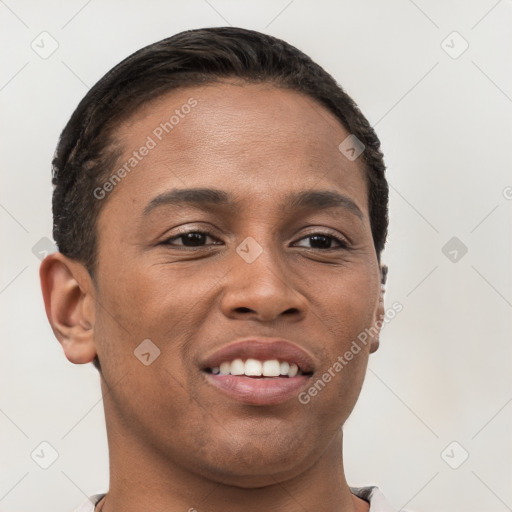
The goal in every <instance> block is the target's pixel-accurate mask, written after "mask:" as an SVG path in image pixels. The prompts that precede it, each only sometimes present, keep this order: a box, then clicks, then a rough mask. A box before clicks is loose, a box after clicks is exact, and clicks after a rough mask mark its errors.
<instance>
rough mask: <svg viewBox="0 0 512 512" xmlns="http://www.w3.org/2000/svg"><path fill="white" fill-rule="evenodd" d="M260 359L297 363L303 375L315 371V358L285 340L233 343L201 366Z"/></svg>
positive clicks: (214, 353) (265, 339)
mask: <svg viewBox="0 0 512 512" xmlns="http://www.w3.org/2000/svg"><path fill="white" fill-rule="evenodd" d="M249 358H251V359H258V360H259V361H268V360H271V359H277V360H279V361H286V362H288V363H295V364H296V365H297V366H298V367H299V368H300V370H301V371H302V373H312V372H313V371H314V364H313V358H312V357H311V356H310V355H309V354H308V353H307V352H306V350H304V349H303V348H301V347H299V346H298V345H296V344H295V343H293V342H291V341H288V340H285V339H283V338H256V337H250V338H244V339H240V340H236V341H233V342H231V343H229V344H228V345H225V346H223V347H221V348H220V349H218V350H216V351H215V352H213V353H212V354H211V355H209V356H207V357H206V358H205V359H204V360H203V361H202V364H201V367H202V369H203V370H206V369H207V368H215V367H218V366H220V365H221V363H223V362H225V361H229V362H231V361H233V360H234V359H243V360H247V359H249Z"/></svg>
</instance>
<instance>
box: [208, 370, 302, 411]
mask: <svg viewBox="0 0 512 512" xmlns="http://www.w3.org/2000/svg"><path fill="white" fill-rule="evenodd" d="M205 375H206V379H207V381H208V382H209V383H210V384H212V385H213V386H215V387H216V388H217V389H220V390H221V391H222V392H223V393H225V394H226V395H228V396H230V397H231V398H234V399H235V400H238V401H239V402H243V403H245V404H250V405H276V404H280V403H283V402H286V401H287V400H290V399H291V398H296V397H297V395H298V392H299V390H300V389H301V388H303V387H304V385H305V384H306V382H307V381H308V380H309V376H307V375H296V376H295V377H269V378H252V377H244V376H238V375H215V374H212V373H205Z"/></svg>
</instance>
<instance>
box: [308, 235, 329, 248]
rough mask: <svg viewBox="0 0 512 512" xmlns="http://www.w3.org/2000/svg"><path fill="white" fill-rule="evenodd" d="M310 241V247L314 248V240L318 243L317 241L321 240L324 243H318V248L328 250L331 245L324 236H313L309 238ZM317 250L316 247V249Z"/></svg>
mask: <svg viewBox="0 0 512 512" xmlns="http://www.w3.org/2000/svg"><path fill="white" fill-rule="evenodd" d="M310 239H311V245H312V246H314V242H315V240H316V241H318V240H323V241H324V243H320V246H321V247H320V248H324V249H330V247H329V246H330V245H331V243H330V240H329V238H328V237H326V236H322V235H315V236H312V237H310ZM317 248H318V247H317Z"/></svg>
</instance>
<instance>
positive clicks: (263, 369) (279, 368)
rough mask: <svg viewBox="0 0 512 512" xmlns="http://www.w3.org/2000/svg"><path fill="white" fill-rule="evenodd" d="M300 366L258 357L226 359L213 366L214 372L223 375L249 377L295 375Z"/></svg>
mask: <svg viewBox="0 0 512 512" xmlns="http://www.w3.org/2000/svg"><path fill="white" fill-rule="evenodd" d="M298 371H299V367H298V366H297V365H296V364H295V363H287V362H286V361H283V362H279V361H278V360H277V359H271V360H269V361H258V360H257V359H247V361H245V363H244V362H243V361H242V360H241V359H235V360H234V361H231V362H229V361H225V362H223V363H222V364H221V365H220V366H216V367H215V368H212V373H215V374H218V373H220V374H221V375H247V376H249V377H258V376H263V377H279V375H287V376H288V377H295V375H297V373H298Z"/></svg>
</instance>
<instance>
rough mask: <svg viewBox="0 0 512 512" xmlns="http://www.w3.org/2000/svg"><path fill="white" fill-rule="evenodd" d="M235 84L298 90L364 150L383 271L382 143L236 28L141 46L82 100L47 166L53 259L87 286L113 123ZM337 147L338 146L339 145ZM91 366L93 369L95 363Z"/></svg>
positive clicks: (321, 82) (291, 55)
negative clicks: (222, 83) (193, 92)
mask: <svg viewBox="0 0 512 512" xmlns="http://www.w3.org/2000/svg"><path fill="white" fill-rule="evenodd" d="M224 78H237V79H241V80H243V81H246V82H248V83H269V84H272V85H275V86H276V87H280V88H285V89H289V90H294V91H298V92H301V93H303V94H305V95H307V96H309V97H311V98H313V99H315V100H316V101H317V102H319V103H320V104H322V105H323V106H324V107H325V108H327V110H329V111H330V112H332V113H333V114H334V115H335V116H336V117H337V118H338V119H339V121H340V122H341V124H342V125H343V126H344V127H345V129H346V130H347V131H348V132H349V133H350V134H351V135H355V136H356V137H357V138H358V139H359V140H360V141H361V142H362V143H363V144H364V152H363V153H362V154H361V156H360V158H362V159H363V162H364V164H365V165H364V166H365V170H366V179H367V185H368V210H369V214H370V224H371V231H372V237H373V243H374V246H375V250H376V253H377V258H378V261H379V263H380V254H381V252H382V250H383V249H384V245H385V242H386V237H387V230H388V195H389V189H388V184H387V181H386V178H385V169H386V167H385V164H384V160H383V155H382V152H381V150H380V141H379V139H378V137H377V135H376V133H375V131H374V129H373V128H372V126H371V125H370V123H369V122H368V121H367V119H366V118H365V117H364V115H363V114H362V113H361V111H360V110H359V108H358V106H357V105H356V103H355V102H354V101H353V100H352V98H350V96H348V95H347V94H346V93H345V91H344V90H343V89H342V87H341V86H340V85H338V84H337V83H336V81H335V80H334V78H333V77H332V76H331V75H330V74H329V73H327V72H326V71H325V70H324V69H323V68H322V67H321V66H319V65H318V64H316V63H315V62H314V61H313V60H312V59H311V58H310V57H308V56H307V55H305V54H304V53H303V52H301V51H300V50H298V49H297V48H295V47H294V46H292V45H290V44H288V43H287V42H285V41H282V40H281V39H277V38H275V37H272V36H270V35H267V34H262V33H260V32H256V31H254V30H247V29H243V28H237V27H213V28H202V29H195V30H186V31H184V32H180V33H179V34H176V35H174V36H171V37H168V38H166V39H163V40H161V41H158V42H156V43H153V44H150V45H149V46H146V47H144V48H142V49H140V50H138V51H136V52H135V53H133V54H132V55H130V56H129V57H127V58H126V59H124V60H123V61H121V62H120V63H119V64H117V65H116V66H115V67H114V68H112V69H111V70H110V71H108V72H107V73H106V74H105V75H104V76H103V77H102V78H101V79H100V80H99V81H98V82H97V83H96V84H95V85H94V86H93V87H92V88H91V89H90V90H89V91H88V93H87V94H86V95H85V97H84V98H83V99H82V101H81V102H80V103H79V105H78V107H77V108H76V110H75V111H74V112H73V114H72V116H71V118H70V120H69V121H68V123H67V125H66V127H65V128H64V130H63V131H62V133H61V135H60V139H59V143H58V145H57V149H56V152H55V155H54V158H53V162H52V175H53V179H52V183H53V185H54V191H53V201H52V209H53V237H54V240H55V242H56V244H57V246H58V248H59V251H60V252H61V253H62V254H64V255H66V256H68V257H69V258H72V259H75V260H77V261H79V262H81V263H83V264H84V265H85V266H86V268H87V270H88V271H89V273H90V275H91V277H92V278H93V279H94V276H95V268H96V265H97V242H96V241H97V233H96V223H97V218H98V215H99V212H100V210H101V208H102V207H103V206H104V204H105V202H106V200H107V199H101V200H100V199H98V198H97V197H96V196H95V195H94V190H96V189H97V188H98V187H101V185H102V184H103V183H105V181H106V180H107V179H108V178H109V177H110V175H111V174H112V173H113V172H114V171H115V166H116V163H117V161H118V159H119V158H120V156H121V155H122V141H118V140H116V139H115V129H116V127H117V126H118V125H119V123H120V122H121V121H122V120H124V119H126V118H127V117H129V116H130V115H132V114H133V113H134V111H135V110H136V109H137V108H138V107H140V106H141V105H143V104H144V103H145V102H147V101H148V100H150V99H153V98H155V97H157V96H159V95H162V94H164V93H166V92H169V91H171V90H175V89H177V88H183V87H187V86H197V85H203V84H208V83H213V82H216V81H219V80H221V79H224ZM340 142H342V141H340ZM94 364H95V366H96V367H97V368H98V369H99V363H98V360H97V358H96V359H95V360H94Z"/></svg>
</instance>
